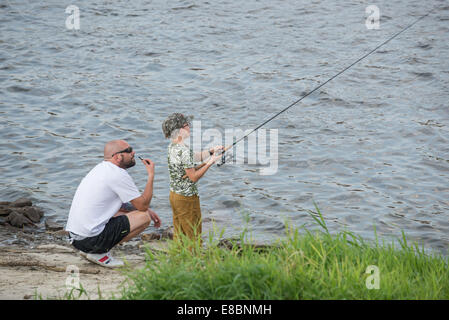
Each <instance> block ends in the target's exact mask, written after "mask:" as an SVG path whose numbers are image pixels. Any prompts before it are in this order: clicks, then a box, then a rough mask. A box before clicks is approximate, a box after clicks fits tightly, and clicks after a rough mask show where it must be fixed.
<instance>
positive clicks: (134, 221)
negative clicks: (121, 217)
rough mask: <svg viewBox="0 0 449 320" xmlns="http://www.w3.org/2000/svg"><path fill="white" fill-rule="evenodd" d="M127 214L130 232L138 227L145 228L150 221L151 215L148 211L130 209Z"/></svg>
mask: <svg viewBox="0 0 449 320" xmlns="http://www.w3.org/2000/svg"><path fill="white" fill-rule="evenodd" d="M127 216H128V219H129V225H130V230H131V232H132V231H134V230H136V229H140V228H144V229H146V228H148V227H149V225H150V223H151V217H150V214H149V213H148V211H132V212H129V213H128V214H127Z"/></svg>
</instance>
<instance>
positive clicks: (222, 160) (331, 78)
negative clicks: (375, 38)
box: [217, 7, 436, 166]
mask: <svg viewBox="0 0 449 320" xmlns="http://www.w3.org/2000/svg"><path fill="white" fill-rule="evenodd" d="M435 9H436V7H435V8H433V9H432V10H430V11H429V12H428V13H426V14H425V15H423V16H421V17H419V18H418V19H416V20H415V21H414V22H413V23H411V24H409V25H408V26H406V27H405V28H403V29H402V30H401V31H399V32H397V33H396V34H394V35H393V36H391V37H390V38H388V39H387V40H385V41H384V42H382V43H381V44H380V45H378V46H377V47H375V48H374V49H372V50H371V51H369V52H368V53H366V54H364V55H363V56H362V57H360V58H358V59H357V60H356V61H354V62H353V63H351V64H350V65H349V66H347V67H346V68H344V69H343V70H341V71H340V72H338V73H337V74H335V75H334V76H332V77H330V78H329V79H327V80H326V81H325V82H323V83H322V84H320V85H319V86H317V87H315V88H314V89H313V90H311V91H309V92H308V93H306V94H305V95H303V96H302V97H301V98H299V99H298V100H296V101H295V102H293V103H291V104H290V105H289V106H287V107H285V108H284V109H282V110H281V111H279V112H278V113H276V114H275V115H273V116H272V117H270V118H269V119H268V120H266V121H264V122H262V123H261V124H260V125H258V126H257V127H255V128H254V129H253V130H251V131H250V133H248V134H246V135H244V136H243V137H241V138H240V139H238V140H236V141H235V142H234V143H233V144H232V145H230V146H228V147H226V148H225V149H224V150H223V152H222V158H221V163H218V164H217V165H218V166H221V165H223V164H225V162H226V157H225V154H226V152H227V151H228V150H230V149H232V148H234V146H235V145H236V144H237V143H239V142H240V141H242V140H243V139H245V138H246V137H248V136H249V135H251V134H252V133H253V132H254V131H256V130H258V129H260V128H261V127H262V126H264V125H265V124H267V123H268V122H270V121H272V120H273V119H275V118H276V117H278V116H279V115H280V114H282V113H284V112H285V111H287V110H288V109H290V108H291V107H293V106H294V105H296V104H298V103H299V102H300V101H302V100H303V99H304V98H306V97H308V96H310V95H311V94H312V93H314V92H315V91H317V90H318V89H320V88H321V87H323V86H324V85H326V84H327V83H328V82H330V81H332V80H333V79H335V78H336V77H338V76H339V75H341V74H342V73H344V72H345V71H347V70H349V69H350V68H352V67H353V66H354V65H356V64H357V63H359V62H360V61H362V60H363V59H365V58H366V57H368V56H369V55H371V54H372V53H374V52H375V51H377V50H378V49H379V48H381V47H382V46H384V45H385V44H387V43H388V42H390V41H391V40H393V39H394V38H396V37H397V36H399V35H400V34H401V33H403V32H404V31H406V30H407V29H409V28H411V27H412V26H414V25H415V24H416V23H418V22H419V21H421V20H422V19H424V18H425V17H427V16H428V15H429V14H431V13H432V12H433V11H434V10H435Z"/></svg>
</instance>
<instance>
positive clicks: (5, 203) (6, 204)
mask: <svg viewBox="0 0 449 320" xmlns="http://www.w3.org/2000/svg"><path fill="white" fill-rule="evenodd" d="M10 204H11V202H9V201H0V206H9V205H10Z"/></svg>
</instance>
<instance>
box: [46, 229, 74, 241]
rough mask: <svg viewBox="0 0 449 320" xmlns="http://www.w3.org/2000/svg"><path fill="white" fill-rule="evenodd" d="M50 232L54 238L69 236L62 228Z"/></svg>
mask: <svg viewBox="0 0 449 320" xmlns="http://www.w3.org/2000/svg"><path fill="white" fill-rule="evenodd" d="M50 234H51V235H52V236H53V237H54V238H56V239H66V238H67V237H68V236H69V232H68V231H65V230H64V229H61V230H58V231H54V232H50Z"/></svg>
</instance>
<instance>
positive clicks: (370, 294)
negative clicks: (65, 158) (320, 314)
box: [122, 208, 449, 300]
mask: <svg viewBox="0 0 449 320" xmlns="http://www.w3.org/2000/svg"><path fill="white" fill-rule="evenodd" d="M311 216H312V217H313V218H314V219H315V220H316V222H317V223H318V224H319V225H320V226H321V229H320V231H317V232H314V233H312V232H309V231H308V230H306V229H293V228H289V227H287V230H286V236H285V237H284V238H283V240H279V241H278V242H277V243H276V245H275V246H273V247H270V248H268V249H265V250H260V249H258V248H255V247H254V246H251V245H250V244H249V243H248V241H245V235H244V234H242V236H241V238H240V240H238V241H234V243H233V244H234V246H233V247H232V249H226V248H223V247H220V246H219V245H218V241H216V240H214V237H213V236H210V238H209V241H208V243H207V248H204V249H203V248H201V249H200V246H199V244H198V243H190V249H188V248H187V247H185V246H179V245H177V244H176V243H174V242H171V243H170V246H169V250H168V252H167V253H154V252H151V251H150V250H146V258H147V261H146V264H145V267H144V268H142V269H139V270H128V271H127V275H128V278H129V280H130V281H129V283H130V285H129V286H127V287H126V288H125V289H123V292H122V299H192V300H196V299H448V298H449V273H448V270H447V258H445V257H443V256H441V255H436V254H431V255H430V254H427V253H425V252H424V250H423V249H419V247H418V246H417V245H416V244H415V245H409V244H408V243H407V240H406V237H405V235H404V234H403V237H402V239H399V246H397V245H396V246H395V245H394V243H390V244H385V243H382V244H380V243H379V242H378V241H377V237H376V243H373V244H369V243H367V242H366V241H364V240H363V239H362V238H360V237H359V236H356V235H354V234H352V233H350V232H347V231H343V232H339V233H337V234H330V233H329V231H328V229H327V226H326V224H325V221H324V219H323V216H322V215H321V213H320V211H319V210H318V208H316V212H311ZM192 247H193V248H194V250H192ZM371 265H374V266H377V267H378V270H379V289H368V288H367V285H366V282H367V280H370V279H368V277H370V276H371V275H370V274H367V273H366V271H367V268H368V266H371ZM370 283H373V282H370Z"/></svg>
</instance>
